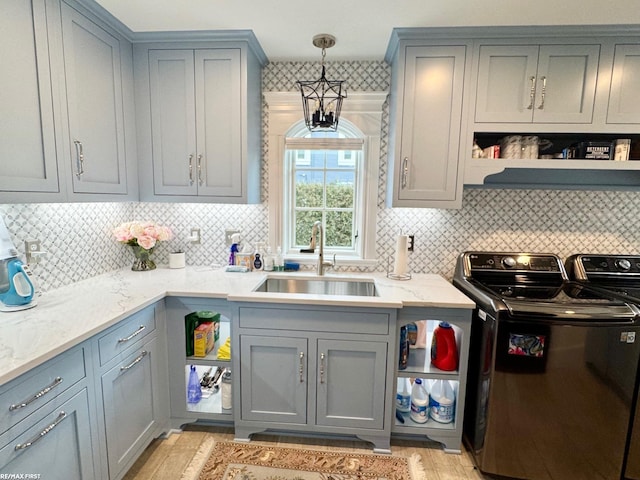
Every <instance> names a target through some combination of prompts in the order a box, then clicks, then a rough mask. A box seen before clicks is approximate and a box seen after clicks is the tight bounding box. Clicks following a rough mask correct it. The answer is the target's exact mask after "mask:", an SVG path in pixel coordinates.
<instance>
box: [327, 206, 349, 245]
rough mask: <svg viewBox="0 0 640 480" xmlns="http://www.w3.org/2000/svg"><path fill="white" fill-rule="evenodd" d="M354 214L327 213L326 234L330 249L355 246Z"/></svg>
mask: <svg viewBox="0 0 640 480" xmlns="http://www.w3.org/2000/svg"><path fill="white" fill-rule="evenodd" d="M352 229H353V213H352V212H327V227H326V230H325V232H324V235H325V238H326V242H327V243H326V245H327V246H328V247H351V246H352V245H353V235H352V233H351V232H352Z"/></svg>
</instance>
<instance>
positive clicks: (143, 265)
mask: <svg viewBox="0 0 640 480" xmlns="http://www.w3.org/2000/svg"><path fill="white" fill-rule="evenodd" d="M131 248H132V250H133V255H134V256H135V257H136V258H135V259H134V261H133V265H131V270H133V271H134V272H145V271H147V270H155V268H156V263H155V262H154V261H153V260H151V254H152V253H153V248H151V249H149V250H147V249H146V248H142V247H141V246H140V245H131Z"/></svg>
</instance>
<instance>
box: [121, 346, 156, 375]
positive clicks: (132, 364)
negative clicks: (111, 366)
mask: <svg viewBox="0 0 640 480" xmlns="http://www.w3.org/2000/svg"><path fill="white" fill-rule="evenodd" d="M148 354H149V352H147V351H146V350H143V351H142V353H141V354H140V355H139V356H138V357H136V359H135V360H134V361H133V362H131V363H130V364H129V365H127V366H126V367H120V371H121V372H126V371H127V370H129V369H130V368H131V367H133V366H134V365H135V364H137V363H140V361H141V360H142V359H143V358H144V357H146V356H147V355H148Z"/></svg>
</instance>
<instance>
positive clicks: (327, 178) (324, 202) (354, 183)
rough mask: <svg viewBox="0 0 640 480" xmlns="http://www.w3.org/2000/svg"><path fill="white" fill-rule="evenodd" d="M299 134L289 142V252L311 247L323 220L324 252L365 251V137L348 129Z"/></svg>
mask: <svg viewBox="0 0 640 480" xmlns="http://www.w3.org/2000/svg"><path fill="white" fill-rule="evenodd" d="M300 135H301V136H300V137H294V138H288V139H287V140H286V142H285V168H284V169H283V171H284V176H285V179H284V185H285V186H286V187H285V194H284V198H283V200H284V201H283V219H284V227H285V228H284V230H285V235H284V242H283V243H284V245H285V252H289V253H291V252H295V253H297V252H299V251H300V249H301V248H306V247H308V246H309V244H310V236H311V229H312V226H313V224H314V222H316V221H321V222H322V224H323V225H324V227H325V228H324V230H323V232H324V245H325V252H333V253H336V254H338V253H339V254H342V255H350V256H361V253H362V252H361V246H360V242H359V241H358V237H359V232H360V231H361V230H362V225H363V221H364V216H363V214H362V204H363V201H362V192H363V190H364V189H363V175H362V171H363V145H364V142H363V139H362V138H357V137H356V136H355V132H353V131H350V130H349V129H344V128H341V129H339V130H338V132H309V131H308V130H306V128H305V129H304V130H303V131H302V132H300Z"/></svg>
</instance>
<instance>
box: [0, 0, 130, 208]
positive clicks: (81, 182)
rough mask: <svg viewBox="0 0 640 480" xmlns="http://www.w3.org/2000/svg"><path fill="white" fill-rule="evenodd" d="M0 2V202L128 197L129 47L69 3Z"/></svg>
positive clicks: (104, 25)
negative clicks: (0, 11)
mask: <svg viewBox="0 0 640 480" xmlns="http://www.w3.org/2000/svg"><path fill="white" fill-rule="evenodd" d="M3 8H4V9H8V14H6V15H4V14H3V15H2V18H1V19H0V27H1V31H2V42H0V54H1V55H2V59H3V62H4V63H6V64H7V65H11V68H10V69H5V71H3V74H2V75H1V76H0V77H1V78H0V91H1V92H2V93H0V107H1V108H0V202H3V203H24V202H51V201H55V202H59V201H96V200H135V199H137V198H138V190H137V176H136V173H137V170H136V169H135V168H127V161H130V162H135V152H136V141H135V121H134V118H135V117H134V116H135V110H134V101H133V50H132V47H131V43H130V42H129V41H128V40H127V39H126V38H125V37H123V36H121V35H120V34H119V33H117V31H116V29H115V28H112V27H111V24H108V23H105V22H103V21H101V20H100V19H99V18H98V17H97V16H96V15H94V14H93V13H91V12H90V11H89V10H87V9H86V8H85V7H84V5H83V4H82V3H80V2H78V1H76V0H65V1H61V0H7V1H6V2H4V3H3ZM3 13H5V12H4V10H3ZM18 113H19V114H18ZM125 136H126V138H125ZM125 140H126V141H125Z"/></svg>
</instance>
